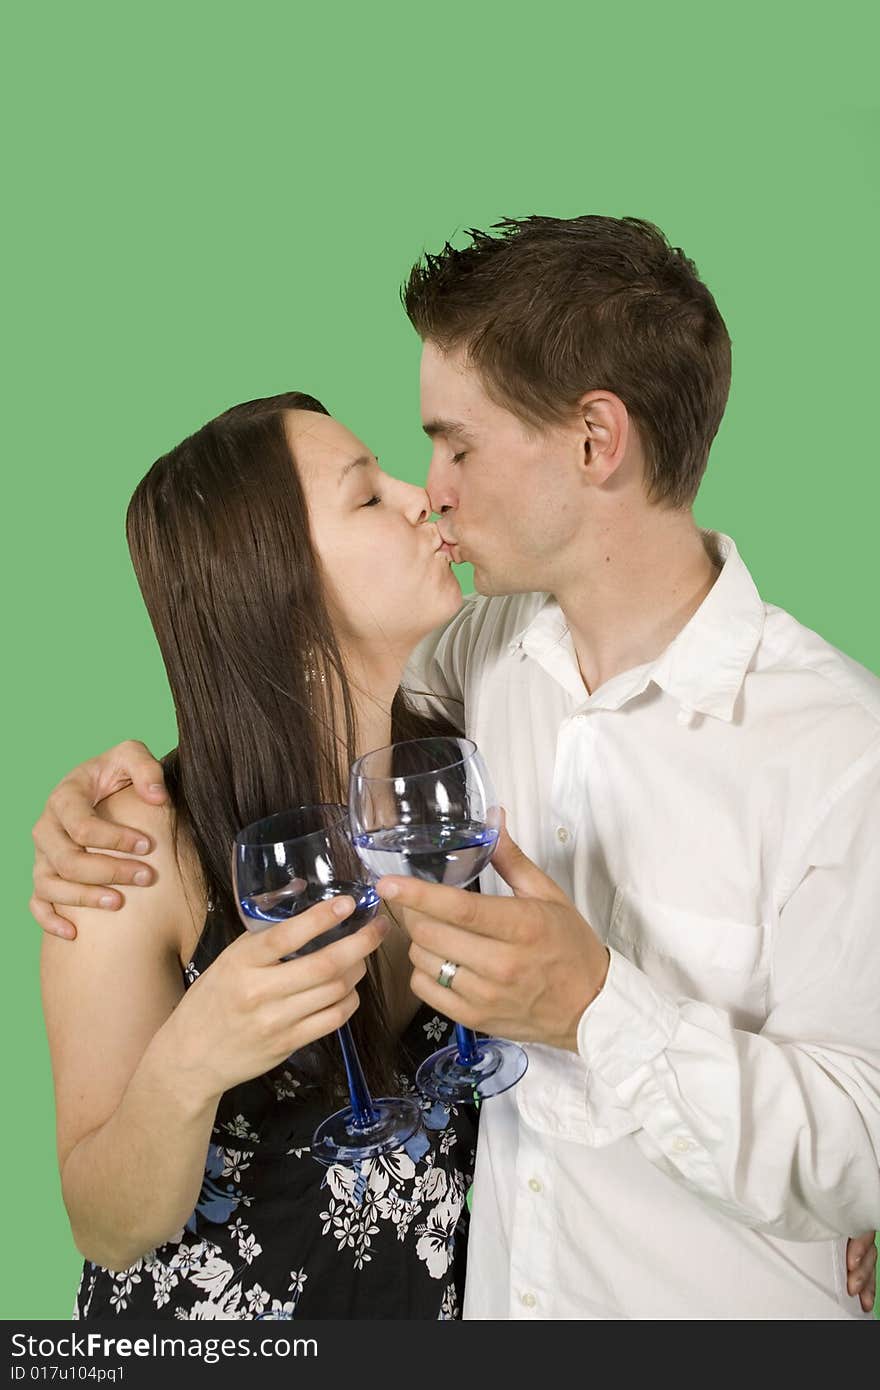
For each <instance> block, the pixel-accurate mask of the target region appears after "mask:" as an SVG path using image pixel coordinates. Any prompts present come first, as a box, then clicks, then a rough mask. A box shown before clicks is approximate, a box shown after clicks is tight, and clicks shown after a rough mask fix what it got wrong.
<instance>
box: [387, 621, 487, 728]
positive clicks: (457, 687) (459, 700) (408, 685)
mask: <svg viewBox="0 0 880 1390" xmlns="http://www.w3.org/2000/svg"><path fill="white" fill-rule="evenodd" d="M477 597H478V596H477V595H476V594H471V595H468V596H467V597H466V598H465V601H464V604H463V606H462V608H461V609H460V610H459V612H458V613H456V615H455V617H454V618H452V620H451V621H450V622H448V623H446V625H445V626H444V627H439V628H435V630H434V631H433V632H429V633H428V635H427V637H425V638H423V639H422V641H421V642H420V643H419V645H418V646H417V647H416V649H415V651H414V652H413V654H412V656H411V657H410V659H409V661H408V662H407V666H406V670H405V672H404V676H403V682H402V685H403V688H404V690H405V692H406V696H407V699H408V701H409V703H410V704H411V705H412V706H414V708H416V709H418V710H420V711H421V712H422V713H423V714H440V715H442V716H445V717H446V718H448V719H451V720H452V722H453V723H455V724H457V725H458V726H459V727H463V726H464V706H465V700H466V695H467V692H466V689H465V672H466V670H467V666H468V658H469V652H470V647H471V645H472V642H473V638H474V629H475V624H474V614H475V612H476V606H475V605H476V602H477Z"/></svg>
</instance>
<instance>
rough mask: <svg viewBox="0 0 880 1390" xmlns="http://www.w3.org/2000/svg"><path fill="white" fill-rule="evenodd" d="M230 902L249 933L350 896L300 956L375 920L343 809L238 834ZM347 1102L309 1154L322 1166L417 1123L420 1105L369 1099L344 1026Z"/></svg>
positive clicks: (310, 812) (310, 809)
mask: <svg viewBox="0 0 880 1390" xmlns="http://www.w3.org/2000/svg"><path fill="white" fill-rule="evenodd" d="M232 860H233V877H234V887H235V898H236V902H237V903H238V906H239V911H240V914H241V918H242V921H243V922H244V924H245V926H246V927H247V928H248V929H249V930H250V931H263V930H265V928H266V927H269V926H272V925H273V924H274V923H275V922H286V921H288V920H289V919H290V918H291V917H296V916H298V914H299V913H300V912H305V911H306V909H307V908H310V907H314V906H315V904H316V903H319V902H325V901H326V900H327V899H328V898H336V897H342V896H345V895H348V896H350V897H352V898H354V901H355V910H354V912H353V913H352V914H351V916H350V917H346V918H345V920H344V921H342V922H339V923H337V924H336V925H334V926H332V927H329V928H328V929H327V931H325V932H322V933H321V935H320V936H317V937H315V938H314V939H313V940H311V941H309V942H307V943H306V945H305V946H303V947H301V948H300V950H298V951H293V952H291V954H290V955H287V956H284V957H283V959H284V960H293V959H294V958H295V957H297V956H305V955H308V954H309V953H310V952H312V951H319V950H321V949H322V947H324V946H329V945H330V944H331V943H332V942H334V941H339V940H340V939H341V938H342V937H344V936H350V935H351V933H352V932H356V931H358V930H359V928H360V927H363V926H366V924H367V923H368V922H370V921H372V919H373V918H374V917H375V915H376V912H377V911H378V908H379V896H378V894H377V893H376V889H375V887H374V886H373V884H372V883H369V882H367V881H366V875H365V874H364V871H363V868H362V866H361V863H360V860H359V858H358V856H357V854H356V853H355V850H354V848H353V846H352V843H351V835H350V831H349V825H348V814H347V812H346V809H345V807H344V806H324V805H321V806H300V807H298V808H296V809H295V810H290V811H282V812H281V813H280V814H279V815H275V816H269V817H267V818H266V819H265V820H261V821H256V822H254V824H253V825H248V826H246V827H245V828H244V830H240V831H239V833H238V835H237V836H236V837H235V845H234V847H233V852H232ZM337 1036H338V1038H339V1044H340V1047H341V1048H342V1056H343V1060H344V1062H345V1071H346V1076H347V1079H348V1091H349V1096H350V1098H351V1105H350V1106H347V1107H346V1108H345V1109H344V1110H339V1111H337V1113H336V1114H335V1115H331V1116H330V1117H329V1119H326V1120H324V1121H322V1123H321V1124H320V1125H319V1126H318V1128H317V1129H316V1130H315V1134H314V1137H313V1139H312V1146H311V1152H312V1155H313V1157H315V1158H316V1159H317V1160H318V1162H319V1163H325V1164H328V1165H329V1164H332V1163H350V1164H358V1163H360V1162H361V1161H362V1160H363V1159H367V1158H376V1157H377V1156H378V1155H379V1154H385V1153H390V1152H391V1150H392V1149H396V1148H399V1147H400V1146H401V1145H402V1144H405V1143H406V1141H407V1140H408V1139H410V1138H411V1137H412V1135H413V1134H415V1132H416V1130H417V1129H418V1128H419V1127H420V1125H421V1122H422V1111H421V1107H420V1106H419V1104H418V1102H417V1101H415V1100H411V1099H408V1098H406V1097H403V1096H386V1097H383V1098H382V1099H381V1100H374V1099H373V1097H372V1096H371V1095H370V1092H369V1089H368V1087H367V1083H366V1080H365V1078H364V1073H363V1069H362V1067H361V1064H360V1059H359V1057H358V1054H357V1048H356V1047H355V1043H354V1039H353V1038H352V1035H351V1030H350V1028H349V1026H348V1024H347V1023H346V1024H343V1026H342V1027H341V1028H340V1029H339V1030H338V1033H337Z"/></svg>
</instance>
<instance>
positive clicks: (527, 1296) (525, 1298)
mask: <svg viewBox="0 0 880 1390" xmlns="http://www.w3.org/2000/svg"><path fill="white" fill-rule="evenodd" d="M537 1301H538V1300H537V1299H536V1298H535V1295H534V1294H533V1293H524V1294H523V1295H522V1297H521V1298H520V1303H521V1304H522V1305H523V1307H524V1308H534V1306H535V1304H536V1303H537Z"/></svg>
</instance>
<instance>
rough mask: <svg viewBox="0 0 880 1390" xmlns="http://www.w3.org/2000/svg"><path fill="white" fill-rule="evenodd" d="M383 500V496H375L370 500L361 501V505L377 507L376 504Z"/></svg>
mask: <svg viewBox="0 0 880 1390" xmlns="http://www.w3.org/2000/svg"><path fill="white" fill-rule="evenodd" d="M381 501H382V498H381V497H376V496H373V497H371V498H370V500H369V502H362V503H361V507H362V508H363V507H375V506H376V504H377V503H378V502H381Z"/></svg>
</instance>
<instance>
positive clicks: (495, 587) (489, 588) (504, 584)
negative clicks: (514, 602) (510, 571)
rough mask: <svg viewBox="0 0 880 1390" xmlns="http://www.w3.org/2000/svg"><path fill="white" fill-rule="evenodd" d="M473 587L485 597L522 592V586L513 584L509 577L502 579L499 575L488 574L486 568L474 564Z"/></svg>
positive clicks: (497, 596) (498, 596)
mask: <svg viewBox="0 0 880 1390" xmlns="http://www.w3.org/2000/svg"><path fill="white" fill-rule="evenodd" d="M474 589H475V590H476V592H477V593H478V594H482V595H483V596H484V597H485V598H500V597H501V596H502V594H519V593H522V588H521V587H518V586H517V585H516V584H513V583H512V582H511V581H510V579H509V578H507V579H502V578H501V576H500V575H497V574H490V573H489V571H488V570H484V569H482V568H481V567H480V566H479V565H474Z"/></svg>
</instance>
